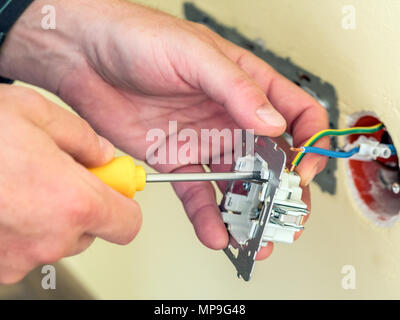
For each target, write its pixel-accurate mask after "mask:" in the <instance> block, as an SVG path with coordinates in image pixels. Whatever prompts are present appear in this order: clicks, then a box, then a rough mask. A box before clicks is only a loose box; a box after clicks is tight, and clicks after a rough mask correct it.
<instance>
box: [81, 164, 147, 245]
mask: <svg viewBox="0 0 400 320" xmlns="http://www.w3.org/2000/svg"><path fill="white" fill-rule="evenodd" d="M78 170H79V173H78V174H79V176H80V177H81V179H83V182H84V184H85V185H86V186H89V188H90V190H91V191H92V192H91V193H87V194H86V193H85V195H84V197H83V198H84V199H81V201H82V202H83V204H82V206H83V207H82V210H80V211H82V218H81V219H82V220H81V221H82V222H83V226H84V228H83V230H82V234H87V235H89V236H94V237H100V238H102V239H104V240H106V241H109V242H113V243H117V244H121V245H124V244H128V243H130V242H131V241H132V240H133V239H134V238H135V236H136V235H137V233H138V232H139V230H140V227H141V225H142V214H141V210H140V207H139V204H138V203H137V202H136V201H135V200H133V199H129V198H128V197H125V196H123V195H122V194H120V193H118V192H117V191H115V190H113V189H111V188H110V187H108V186H107V185H105V184H104V183H103V182H102V181H101V180H100V179H98V178H97V177H96V176H94V175H93V174H92V173H90V172H89V171H88V170H86V168H83V167H82V166H81V167H80V168H79V169H78ZM85 199H86V200H85ZM78 220H79V218H78ZM89 242H90V237H86V238H85V237H84V238H81V245H82V248H83V249H84V246H85V244H87V243H89ZM77 250H79V248H78V249H77Z"/></svg>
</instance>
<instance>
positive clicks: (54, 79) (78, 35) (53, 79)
mask: <svg viewBox="0 0 400 320" xmlns="http://www.w3.org/2000/svg"><path fill="white" fill-rule="evenodd" d="M94 2H96V1H92V0H89V1H87V0H53V1H48V0H35V1H34V2H33V3H32V4H31V5H30V6H29V7H28V8H27V9H26V11H25V12H24V13H23V15H22V16H21V17H20V18H19V19H18V21H17V22H16V23H15V25H14V26H13V28H12V29H11V31H10V32H9V33H8V36H7V38H6V41H5V42H4V44H3V46H2V48H1V50H0V75H1V76H3V77H7V78H11V79H17V80H22V81H25V82H28V83H32V84H35V85H38V86H41V87H43V88H46V89H48V90H50V91H53V92H57V91H58V87H59V85H60V83H61V82H62V79H63V78H64V77H65V75H66V74H68V72H70V71H71V69H73V68H75V67H76V66H78V65H79V64H80V63H81V60H82V59H84V55H83V54H82V52H81V51H82V45H81V44H82V42H83V41H84V40H83V39H85V38H86V35H85V33H86V32H87V30H88V28H89V27H90V28H91V29H92V28H95V26H94V25H93V22H94V21H95V19H94V16H95V14H96V8H95V3H94ZM97 2H98V1H97ZM48 5H51V6H53V7H54V8H55V15H56V20H55V22H56V24H55V29H48V30H46V29H45V28H44V27H43V26H42V22H43V20H44V19H45V18H46V16H47V15H48V13H42V9H43V8H44V7H45V6H48Z"/></svg>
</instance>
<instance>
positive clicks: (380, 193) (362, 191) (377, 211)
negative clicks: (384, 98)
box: [346, 113, 400, 227]
mask: <svg viewBox="0 0 400 320" xmlns="http://www.w3.org/2000/svg"><path fill="white" fill-rule="evenodd" d="M380 122H381V121H380V120H379V118H378V117H377V116H376V115H375V114H372V113H359V114H356V115H354V116H352V117H351V119H350V125H351V126H372V125H375V124H378V123H380ZM365 136H367V137H373V138H375V139H376V140H378V141H379V142H380V143H383V144H393V141H392V138H391V136H390V132H389V131H388V130H387V128H384V129H382V130H380V131H378V132H376V133H372V134H366V135H365ZM358 137H359V135H351V136H348V137H347V141H346V143H353V142H354V141H355V140H357V139H358ZM346 169H347V170H346V171H347V175H348V180H349V184H350V189H351V192H352V194H353V196H354V198H355V200H356V202H357V204H358V205H359V206H360V208H361V210H362V212H363V213H364V215H365V216H366V217H367V218H368V219H370V220H371V221H373V222H374V223H375V224H377V225H379V226H385V227H390V226H392V225H393V224H394V223H395V222H396V220H397V219H398V218H399V214H400V170H399V159H398V156H397V155H392V156H390V157H389V158H388V159H383V158H377V159H376V160H374V161H358V160H352V159H349V160H347V161H346Z"/></svg>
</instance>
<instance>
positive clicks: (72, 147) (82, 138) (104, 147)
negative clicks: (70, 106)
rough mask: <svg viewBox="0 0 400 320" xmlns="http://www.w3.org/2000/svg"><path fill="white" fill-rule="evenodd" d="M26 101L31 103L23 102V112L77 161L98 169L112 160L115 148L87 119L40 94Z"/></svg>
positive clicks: (34, 94)
mask: <svg viewBox="0 0 400 320" xmlns="http://www.w3.org/2000/svg"><path fill="white" fill-rule="evenodd" d="M20 89H21V88H18V90H20ZM24 98H25V99H28V101H25V102H24V105H25V107H23V108H20V110H21V112H22V113H23V114H24V115H25V116H26V118H27V119H29V120H30V121H32V122H33V123H34V124H35V125H36V126H38V127H40V128H41V129H42V130H44V131H45V132H46V133H47V134H49V136H50V137H51V138H52V139H53V140H54V142H55V143H56V144H57V145H58V147H59V148H60V149H62V150H63V151H65V152H66V153H68V154H70V155H71V156H72V157H73V158H74V159H75V160H76V161H78V162H80V163H81V164H83V165H85V166H87V167H95V166H100V165H103V164H105V163H107V162H109V161H110V160H111V159H112V158H113V156H114V147H113V145H112V144H111V143H110V142H109V141H108V140H106V139H105V138H103V137H101V136H99V135H97V134H96V132H95V131H94V130H93V129H92V128H91V127H90V126H89V124H88V123H87V122H86V121H85V120H83V119H82V118H80V117H78V116H76V115H75V114H73V113H71V112H69V111H67V110H65V109H62V108H61V107H59V106H57V105H56V104H54V103H52V102H51V101H49V100H47V99H45V98H44V97H42V96H40V95H39V94H38V93H33V94H28V95H27V94H26V93H25V95H24Z"/></svg>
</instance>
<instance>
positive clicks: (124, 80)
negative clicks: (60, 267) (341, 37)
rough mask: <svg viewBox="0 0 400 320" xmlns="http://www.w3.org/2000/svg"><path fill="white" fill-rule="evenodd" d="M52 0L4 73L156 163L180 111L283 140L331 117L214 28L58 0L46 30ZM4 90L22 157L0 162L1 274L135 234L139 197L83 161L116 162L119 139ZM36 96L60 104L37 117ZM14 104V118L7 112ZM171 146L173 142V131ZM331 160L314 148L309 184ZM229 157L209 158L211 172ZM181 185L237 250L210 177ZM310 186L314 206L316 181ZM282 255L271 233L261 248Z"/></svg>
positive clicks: (29, 17)
mask: <svg viewBox="0 0 400 320" xmlns="http://www.w3.org/2000/svg"><path fill="white" fill-rule="evenodd" d="M47 4H48V3H47V1H42V0H36V1H34V2H33V4H32V5H31V6H30V7H29V8H28V9H27V10H26V11H25V13H24V14H23V15H22V16H21V18H20V19H19V20H18V21H17V23H16V24H15V25H14V27H13V29H12V30H11V32H10V34H9V36H8V38H7V40H6V42H5V44H4V46H3V48H2V50H1V51H0V75H2V76H5V77H10V78H13V79H19V80H22V81H25V82H28V83H32V84H35V85H38V86H40V87H42V88H45V89H47V90H49V91H51V92H53V93H55V94H57V95H58V96H59V97H61V98H62V99H63V100H64V101H65V102H66V103H68V104H69V105H70V106H72V107H73V108H74V110H76V111H77V112H78V113H79V115H80V116H81V117H82V118H84V119H85V120H86V121H87V122H88V123H89V124H90V126H91V127H92V128H93V129H94V130H95V131H96V132H97V133H98V134H100V135H102V136H104V137H106V138H107V139H108V140H109V141H111V143H112V144H113V145H115V146H117V147H119V148H120V149H122V150H124V151H125V152H127V153H129V154H131V155H132V156H134V157H135V158H137V159H141V160H146V150H147V148H148V147H149V143H150V142H146V139H145V137H146V134H147V132H148V130H150V129H152V128H160V129H163V130H164V131H165V132H168V122H169V121H170V120H174V121H177V123H178V131H180V130H182V129H185V128H191V129H194V130H196V131H198V132H199V131H200V129H212V128H216V129H218V130H222V129H223V128H230V129H233V128H243V129H254V130H255V133H256V134H260V135H266V136H270V137H278V136H280V135H281V134H282V133H283V132H285V130H286V131H287V132H288V133H290V134H291V135H292V136H293V139H294V145H296V146H299V145H301V144H302V143H303V142H305V141H306V140H307V139H308V138H309V137H310V136H312V135H313V134H314V133H316V132H317V131H320V130H323V129H325V128H327V126H328V117H327V113H326V111H325V109H324V108H322V107H321V106H320V105H319V104H318V103H317V102H316V101H315V100H314V99H313V98H312V97H311V96H309V95H308V94H307V93H305V92H304V91H302V90H301V89H299V88H298V87H297V86H296V85H294V84H293V83H292V82H290V81H289V80H287V79H285V78H284V77H283V76H281V75H280V74H278V73H277V72H276V71H275V70H274V69H273V68H271V67H270V66H269V65H268V64H266V63H265V62H264V61H262V60H260V59H259V58H257V57H256V56H254V55H253V54H251V53H250V52H248V51H246V50H244V49H242V48H240V47H237V46H236V45H234V44H232V43H230V42H228V41H226V40H224V39H223V38H221V37H219V36H218V35H217V34H215V33H214V32H212V31H211V30H209V29H207V28H206V27H204V26H201V25H198V24H195V23H192V22H188V21H185V20H182V19H178V18H175V17H172V16H170V15H167V14H165V13H162V12H159V11H156V10H153V9H149V8H146V7H143V6H139V5H137V4H132V3H128V2H125V1H120V0H104V1H98V0H55V1H52V5H54V6H55V8H56V12H57V20H56V21H57V28H56V30H43V29H42V28H41V26H40V23H41V21H42V18H43V14H42V13H41V9H42V7H43V6H44V5H47ZM0 90H1V96H2V97H3V99H4V103H1V105H2V108H1V112H0V113H1V114H0V116H1V117H5V118H4V119H5V120H4V122H5V123H6V124H7V123H8V126H7V125H5V126H0V128H1V129H0V130H2V131H6V132H1V134H0V136H1V137H2V138H3V139H9V140H10V141H8V142H7V143H6V144H4V143H3V146H6V147H5V148H3V152H1V158H2V163H3V164H9V165H10V166H12V168H13V170H11V171H10V170H6V169H5V168H4V167H3V168H1V169H0V180H4V181H12V184H9V183H8V184H7V185H4V186H3V184H0V185H1V187H0V188H5V189H6V190H1V191H2V192H1V193H0V194H2V195H5V196H4V197H2V200H1V201H2V202H1V203H0V205H1V207H0V208H1V211H0V230H3V231H2V232H0V263H2V264H1V265H0V282H2V283H12V282H15V281H18V280H19V279H21V278H22V277H23V276H24V275H25V274H26V273H27V272H28V271H29V270H31V269H32V268H33V267H34V266H36V265H37V264H39V263H48V262H53V261H56V260H58V259H60V258H62V257H63V256H67V255H70V254H75V253H78V252H81V251H82V250H84V249H85V248H86V247H87V246H88V245H89V244H90V243H91V242H92V240H93V238H94V237H96V236H99V237H101V238H104V239H106V240H108V241H112V242H116V243H120V244H124V243H127V242H129V241H130V240H132V239H133V238H134V236H135V235H136V233H137V232H138V229H139V227H140V223H141V218H140V209H139V206H138V204H137V203H136V202H135V201H134V200H130V199H126V198H123V197H122V196H120V195H118V194H117V193H116V192H114V191H113V190H111V189H110V188H108V187H107V186H105V185H103V184H102V183H101V182H100V181H99V180H97V179H96V178H95V177H93V176H91V175H90V174H89V173H88V172H87V171H85V168H84V167H85V166H86V167H88V166H96V165H100V164H102V163H106V162H107V161H109V159H110V158H111V157H112V152H111V151H110V150H112V146H111V145H110V144H109V143H108V142H105V141H104V139H101V141H103V147H102V148H99V147H98V143H97V140H98V139H97V136H96V134H95V133H94V131H93V130H92V129H91V128H90V127H89V126H88V124H87V123H86V122H84V121H83V120H81V119H79V118H77V117H75V116H72V115H68V116H67V115H66V111H62V110H59V109H57V111H56V108H57V107H56V106H54V105H52V104H51V103H50V102H48V101H46V100H45V99H43V98H41V97H38V95H37V94H34V93H32V92H30V91H29V92H28V91H27V90H26V89H23V90H22V89H18V88H13V89H12V90H11V93H9V92H10V88H9V87H6V86H1V89H0ZM20 90H22V91H20ZM27 99H28V100H27ZM32 100H34V101H33V102H34V103H31V102H32ZM32 105H33V106H35V108H37V109H38V110H42V109H43V110H44V111H43V112H41V113H40V114H42V113H43V115H42V117H44V118H45V117H46V113H47V112H49V114H50V115H49V117H50V118H49V119H50V120H49V119H47V120H45V121H44V125H43V126H41V125H28V123H36V121H37V120H35V119H36V117H38V115H37V114H36V112H32V110H33V107H32ZM15 106H17V107H15ZM13 108H14V109H16V111H15V112H17V114H16V115H12V114H13V113H12V112H11V111H9V110H10V109H13ZM18 110H21V111H20V112H19V111H18ZM2 113H4V115H3V114H2ZM9 114H10V115H9ZM11 116H13V117H14V118H13V121H11V120H9V118H7V117H11ZM8 120H9V121H8ZM17 120H18V121H17ZM10 123H12V126H11V125H10ZM14 123H15V124H14ZM17 124H18V126H17ZM47 126H50V127H51V128H52V130H54V132H53V131H50V130H49V129H48V128H47ZM72 126H73V127H74V128H72ZM76 127H79V128H80V129H81V130H82V131H79V130H80V129H77V128H76ZM7 131H9V132H11V135H12V137H13V138H10V137H9V134H10V133H9V132H7ZM65 132H68V134H65ZM71 132H73V134H71ZM8 133H9V134H8ZM75 134H76V135H75ZM82 136H83V137H87V136H90V137H91V138H90V139H86V138H85V139H82ZM7 137H8V138H7ZM18 138H19V139H18ZM96 139H97V140H96ZM15 140H18V141H17V143H16V141H15ZM96 143H97V144H96ZM328 143H329V141H328V140H327V139H323V140H321V141H320V142H319V143H318V144H317V146H319V147H324V148H327V147H328ZM162 144H165V145H167V148H168V144H169V137H167V139H166V140H165V141H163V142H162ZM104 145H106V146H107V147H104ZM281 146H283V147H284V148H286V146H284V144H281ZM10 150H11V151H13V150H14V152H11V151H10ZM17 150H20V151H19V152H18V154H17V152H16V151H17ZM21 150H22V151H21ZM21 152H22V155H23V156H21ZM222 152H223V150H222V151H221V152H220V153H219V154H214V155H213V156H214V157H218V156H223V154H222ZM288 154H290V152H288ZM43 162H45V163H43ZM325 164H326V160H325V159H324V158H321V157H318V156H315V155H307V156H306V157H305V158H304V160H303V161H302V163H301V165H300V166H299V167H298V173H299V174H300V176H301V177H302V184H303V185H304V186H307V185H308V184H309V183H310V181H311V180H312V179H313V177H314V176H315V174H317V173H318V172H320V171H321V170H322V169H323V167H324V166H325ZM229 167H230V166H226V165H215V164H213V165H211V166H210V168H211V170H213V171H227V170H229ZM154 168H155V169H157V170H158V171H161V172H203V171H204V169H203V167H202V166H201V165H198V164H182V163H178V164H169V165H155V166H154ZM26 181H30V182H31V183H29V184H27V183H26ZM32 184H34V185H36V187H35V188H32ZM21 185H24V187H23V188H21V187H20V186H21ZM61 186H63V187H61ZM173 187H174V189H175V191H176V194H177V195H178V197H179V198H180V199H181V201H182V203H183V206H184V208H185V211H186V212H187V215H188V217H189V219H190V221H191V222H192V223H193V226H194V229H195V232H196V234H197V236H198V238H199V239H200V241H201V242H202V243H203V244H204V245H206V246H207V247H209V248H212V249H216V250H218V249H222V248H224V247H226V245H227V242H228V235H227V232H226V229H225V226H224V224H223V222H222V220H221V218H220V213H219V210H218V207H217V204H216V198H215V190H214V188H213V186H212V184H211V183H209V182H190V183H178V184H174V185H173ZM220 187H223V185H221V184H220ZM61 188H62V191H61ZM25 189H26V190H25ZM49 193H50V194H51V197H49V196H48V195H49ZM304 194H305V196H304V199H305V200H306V201H307V202H308V203H309V193H308V189H307V188H305V192H304ZM53 207H54V208H53ZM11 212H12V213H13V215H10V213H11ZM54 212H57V215H56V216H54ZM14 216H15V217H17V218H15V217H14ZM11 217H12V218H11ZM99 217H100V218H99ZM128 220H129V221H128ZM65 221H67V222H68V223H70V224H68V223H64V222H65ZM73 223H76V225H74V224H73ZM96 228H98V229H96ZM297 237H298V235H297ZM82 239H83V240H82ZM46 252H47V253H46ZM271 252H272V244H269V245H268V246H267V247H266V248H264V249H262V250H261V251H260V252H259V254H258V259H263V258H266V257H267V256H269V255H270V253H271Z"/></svg>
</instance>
